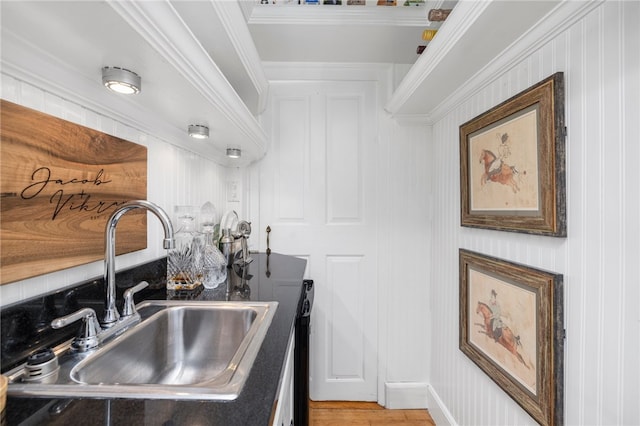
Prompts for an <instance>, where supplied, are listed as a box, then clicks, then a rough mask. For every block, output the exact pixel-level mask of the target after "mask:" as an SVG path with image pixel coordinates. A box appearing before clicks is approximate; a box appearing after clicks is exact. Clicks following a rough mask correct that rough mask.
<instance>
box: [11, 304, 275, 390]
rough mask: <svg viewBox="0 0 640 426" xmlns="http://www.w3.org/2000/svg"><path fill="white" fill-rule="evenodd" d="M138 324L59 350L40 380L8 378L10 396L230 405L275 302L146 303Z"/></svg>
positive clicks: (21, 373) (17, 374)
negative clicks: (92, 345)
mask: <svg viewBox="0 0 640 426" xmlns="http://www.w3.org/2000/svg"><path fill="white" fill-rule="evenodd" d="M137 309H138V312H139V314H140V316H141V318H142V321H141V322H140V323H139V324H137V325H135V326H133V327H131V328H129V329H127V330H126V331H125V332H124V333H123V334H122V335H120V336H118V337H115V338H114V339H112V340H110V341H109V342H107V343H106V344H104V346H102V347H99V348H98V349H96V350H94V351H90V352H88V353H79V352H73V351H70V350H69V349H68V344H67V345H66V346H65V347H61V348H57V349H56V352H59V355H58V361H59V369H58V370H57V371H56V374H55V375H53V376H52V377H50V378H48V379H47V380H44V381H30V380H25V376H24V374H25V373H24V371H23V370H20V369H18V370H16V371H14V372H13V374H12V375H10V377H9V378H10V384H9V388H8V394H9V395H13V396H31V397H57V398H60V397H64V398H73V397H78V398H143V399H176V400H181V399H184V400H233V399H235V398H237V397H238V395H239V393H240V391H241V390H242V387H243V386H244V383H245V382H246V379H247V377H248V375H249V372H250V370H251V367H252V365H253V363H254V361H255V358H256V355H257V354H258V351H259V349H260V347H261V345H262V342H263V340H264V337H265V335H266V333H267V330H268V328H269V325H270V324H271V320H272V318H273V316H274V314H275V311H276V309H277V302H200V301H146V302H142V303H140V304H139V305H138V307H137Z"/></svg>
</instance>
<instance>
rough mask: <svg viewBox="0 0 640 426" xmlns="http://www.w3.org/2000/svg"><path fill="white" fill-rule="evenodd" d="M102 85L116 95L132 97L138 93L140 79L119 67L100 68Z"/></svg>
mask: <svg viewBox="0 0 640 426" xmlns="http://www.w3.org/2000/svg"><path fill="white" fill-rule="evenodd" d="M102 84H104V86H105V87H106V88H107V89H109V90H113V91H114V92H117V93H123V94H125V95H134V94H136V93H140V90H141V88H142V79H141V78H140V76H139V75H138V74H136V73H135V72H133V71H129V70H128V69H125V68H120V67H104V68H102Z"/></svg>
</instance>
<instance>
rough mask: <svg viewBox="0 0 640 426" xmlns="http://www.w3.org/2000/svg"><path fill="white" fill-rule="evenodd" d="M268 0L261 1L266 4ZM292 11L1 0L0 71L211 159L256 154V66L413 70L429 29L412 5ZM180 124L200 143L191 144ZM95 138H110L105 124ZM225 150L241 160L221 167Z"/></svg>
mask: <svg viewBox="0 0 640 426" xmlns="http://www.w3.org/2000/svg"><path fill="white" fill-rule="evenodd" d="M270 1H272V0H270ZM344 3H345V4H344V5H307V4H302V5H298V4H295V3H293V2H291V1H287V0H281V1H279V2H278V3H277V4H260V0H194V1H191V0H172V1H164V2H160V1H149V0H140V1H125V2H120V1H116V2H107V1H86V2H75V1H52V0H48V1H20V2H17V1H16V2H13V1H2V2H0V7H1V18H2V28H1V29H2V50H1V53H2V63H1V65H2V70H3V72H4V73H7V74H8V75H11V76H12V77H14V78H17V79H19V80H23V81H26V82H29V83H32V84H34V85H37V86H38V87H51V88H52V89H51V90H52V91H53V92H55V93H56V94H57V95H59V96H61V97H63V98H64V99H68V100H74V101H77V103H79V104H80V105H84V106H86V107H87V108H89V109H95V110H100V111H102V110H105V109H106V110H108V111H110V115H112V116H114V117H115V118H116V119H117V120H118V121H121V122H124V123H127V124H129V123H130V124H132V125H135V126H136V127H142V129H141V130H143V131H148V132H150V133H151V134H161V135H163V137H165V138H166V139H168V140H169V141H170V142H171V143H173V144H175V145H178V146H182V147H184V148H186V149H189V150H191V151H193V152H195V153H197V154H199V155H203V156H205V157H207V158H210V159H213V160H214V161H217V162H219V163H221V164H226V165H240V164H246V163H248V162H251V161H254V160H256V159H258V158H260V157H261V156H262V155H264V153H265V152H266V145H267V143H268V142H267V139H268V138H267V135H265V134H264V132H263V131H262V128H261V126H260V125H259V123H258V120H257V117H258V116H259V114H260V112H261V111H262V109H263V108H264V105H265V99H266V97H267V92H268V81H267V79H266V76H265V75H264V71H263V70H262V63H263V62H265V61H269V62H272V61H278V62H363V63H396V64H412V63H413V62H414V61H415V60H416V58H418V55H417V53H416V48H417V46H418V45H420V44H425V43H424V42H423V41H422V40H421V35H422V31H423V30H424V29H426V28H437V27H438V26H439V24H440V23H430V22H429V21H428V20H427V18H426V15H427V12H428V10H429V9H430V8H446V7H448V6H449V5H453V4H455V1H449V2H444V1H433V0H427V3H426V4H424V5H421V6H401V5H399V6H377V5H376V3H375V0H374V1H373V2H372V1H371V0H367V4H366V5H365V6H351V5H347V4H346V1H345V2H344ZM104 66H118V67H123V68H127V69H131V70H133V71H135V72H136V73H138V74H139V75H141V77H142V87H143V88H142V92H141V93H140V94H139V95H135V96H131V97H123V96H121V95H115V94H113V93H110V92H108V91H106V90H104V88H103V87H102V86H101V76H100V70H101V69H102V67H104ZM189 124H204V125H207V126H209V127H210V129H211V138H210V139H209V140H207V141H205V142H194V140H192V139H191V138H189V137H188V136H186V128H187V126H188V125H189ZM104 131H109V129H105V130H104ZM229 146H237V147H241V148H242V150H243V154H245V153H246V155H243V159H242V160H239V161H233V162H230V160H229V159H227V158H226V157H225V155H224V152H225V150H226V148H227V147H229Z"/></svg>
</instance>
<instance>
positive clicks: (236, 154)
mask: <svg viewBox="0 0 640 426" xmlns="http://www.w3.org/2000/svg"><path fill="white" fill-rule="evenodd" d="M241 155H242V151H241V150H240V148H227V157H229V158H240V156H241Z"/></svg>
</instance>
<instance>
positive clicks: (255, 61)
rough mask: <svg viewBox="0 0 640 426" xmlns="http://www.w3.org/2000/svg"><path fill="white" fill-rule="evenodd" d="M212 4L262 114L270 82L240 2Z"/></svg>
mask: <svg viewBox="0 0 640 426" xmlns="http://www.w3.org/2000/svg"><path fill="white" fill-rule="evenodd" d="M210 3H211V6H212V7H213V9H214V10H215V12H216V13H217V15H218V18H219V19H220V22H221V23H222V26H223V27H224V30H225V32H226V33H227V35H228V37H229V39H230V40H231V44H232V45H233V48H234V50H235V51H236V53H237V54H238V57H239V58H240V62H241V63H242V65H243V67H244V69H245V70H246V72H247V75H248V76H249V79H250V80H251V83H252V85H253V87H254V89H255V90H256V93H257V94H258V114H260V113H261V112H263V111H264V109H265V108H266V102H267V92H268V88H269V82H268V80H267V77H266V75H265V73H264V69H263V68H262V61H261V60H260V55H259V54H258V50H257V49H256V45H255V43H254V42H253V39H252V38H251V33H250V32H249V27H248V26H247V23H246V21H245V18H244V14H243V12H242V9H241V6H240V4H239V2H232V1H216V0H210Z"/></svg>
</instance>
